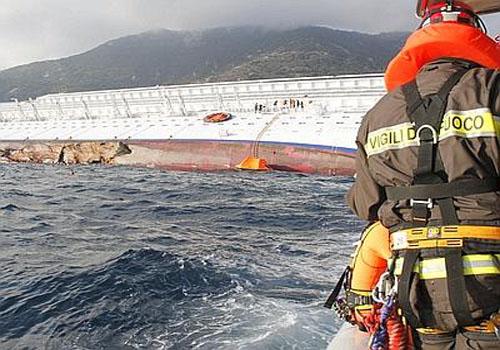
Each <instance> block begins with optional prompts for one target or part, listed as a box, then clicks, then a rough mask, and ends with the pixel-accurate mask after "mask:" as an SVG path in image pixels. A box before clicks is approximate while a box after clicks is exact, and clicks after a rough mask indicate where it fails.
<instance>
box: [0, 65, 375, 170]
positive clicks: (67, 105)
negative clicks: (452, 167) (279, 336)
mask: <svg viewBox="0 0 500 350" xmlns="http://www.w3.org/2000/svg"><path fill="white" fill-rule="evenodd" d="M384 93H385V88H384V82H383V77H382V75H380V74H367V75H350V76H337V77H315V78H297V79H271V80H258V81H239V82H224V83H214V84H190V85H176V86H155V87H146V88H134V89H119V90H105V91H91V92H80V93H59V94H50V95H46V96H42V97H38V98H36V99H30V100H28V101H17V100H15V99H13V101H11V102H8V103H1V104H0V147H1V148H3V149H5V148H8V147H22V146H24V145H33V144H37V143H44V144H47V143H57V144H71V143H87V142H105V141H113V142H122V143H123V144H125V145H126V146H127V147H128V148H129V149H130V151H131V153H130V154H128V155H124V156H121V157H117V158H116V159H114V161H113V163H115V164H127V165H138V166H150V167H160V168H165V169H181V170H222V169H233V168H234V166H235V165H236V164H238V163H239V162H240V161H241V160H242V159H243V158H244V157H245V156H248V155H252V154H253V155H258V156H259V157H263V158H265V159H266V160H267V162H268V164H269V165H270V166H271V167H272V168H275V169H280V170H291V171H301V172H310V173H324V174H352V173H353V154H354V152H355V148H356V147H355V142H354V141H355V136H356V132H357V129H358V127H359V124H360V122H361V118H362V116H363V115H364V114H365V113H366V111H367V110H368V109H369V108H370V107H371V106H373V105H374V104H375V103H376V102H377V101H378V99H380V98H381V96H383V95H384ZM214 112H226V113H230V115H231V118H230V119H228V120H226V121H223V122H219V123H209V122H207V121H206V120H204V118H205V117H206V116H207V115H209V114H211V113H214Z"/></svg>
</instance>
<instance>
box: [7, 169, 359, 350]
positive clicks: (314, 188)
mask: <svg viewBox="0 0 500 350" xmlns="http://www.w3.org/2000/svg"><path fill="white" fill-rule="evenodd" d="M351 183H352V179H350V178H342V177H319V176H303V175H298V174H291V173H276V172H275V173H246V172H227V173H209V174H207V173H187V172H161V171H158V170H151V169H133V168H124V167H103V166H88V167H74V168H68V167H61V166H49V165H43V166H42V165H0V184H1V189H0V191H1V192H0V193H1V194H0V349H106V350H109V349H322V348H325V347H326V346H327V343H328V342H329V340H330V339H331V337H332V336H333V335H334V333H335V331H336V329H338V327H339V325H340V322H339V321H338V320H336V319H335V317H334V314H333V312H332V311H331V310H327V309H325V308H324V307H323V306H322V304H323V302H324V301H325V299H326V297H327V295H328V293H329V292H330V290H331V289H332V287H333V286H334V284H335V282H336V280H337V278H338V276H339V275H340V273H341V271H342V269H343V268H344V266H345V264H346V263H347V262H348V260H349V255H350V254H351V253H352V251H353V247H352V244H353V243H354V242H355V241H356V240H357V239H358V237H359V232H360V230H361V228H362V226H363V223H362V222H360V221H359V220H357V219H356V218H355V217H354V216H353V215H352V214H351V212H350V211H349V209H348V208H347V207H346V205H345V201H344V196H345V193H346V191H347V189H348V188H349V186H350V185H351Z"/></svg>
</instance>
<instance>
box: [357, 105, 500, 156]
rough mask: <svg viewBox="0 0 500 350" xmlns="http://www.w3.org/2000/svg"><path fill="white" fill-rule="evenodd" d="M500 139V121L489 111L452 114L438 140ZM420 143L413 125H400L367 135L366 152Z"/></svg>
mask: <svg viewBox="0 0 500 350" xmlns="http://www.w3.org/2000/svg"><path fill="white" fill-rule="evenodd" d="M453 136H455V137H463V138H474V137H499V136H500V118H499V117H496V116H493V114H492V113H491V111H490V110H489V109H488V108H480V109H475V110H470V111H449V112H447V113H446V114H445V116H444V117H443V122H442V124H441V129H440V131H439V140H440V141H441V140H443V139H446V138H448V137H453ZM417 145H418V140H417V138H416V135H415V129H414V127H413V124H412V123H409V122H407V123H401V124H398V125H394V126H389V127H386V128H382V129H378V130H375V131H372V132H370V133H369V134H368V138H367V142H366V144H365V151H366V154H367V155H368V156H372V155H374V154H378V153H381V152H384V151H387V150H394V149H401V148H406V147H410V146H417Z"/></svg>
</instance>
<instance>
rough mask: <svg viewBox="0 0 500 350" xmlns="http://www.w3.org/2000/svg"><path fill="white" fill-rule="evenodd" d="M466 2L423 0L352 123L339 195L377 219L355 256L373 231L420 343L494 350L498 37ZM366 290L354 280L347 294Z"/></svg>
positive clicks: (499, 233) (498, 279)
mask: <svg viewBox="0 0 500 350" xmlns="http://www.w3.org/2000/svg"><path fill="white" fill-rule="evenodd" d="M466 2H467V1H466V0H464V1H453V0H448V1H426V2H425V3H426V5H425V6H424V8H423V12H422V13H423V15H424V18H423V24H422V28H420V29H419V30H417V31H416V32H415V33H413V34H412V35H411V36H410V38H409V39H408V41H407V42H406V44H405V47H404V48H403V49H402V51H401V52H400V53H399V54H398V55H397V56H396V57H395V58H394V59H393V61H392V62H391V63H390V65H389V67H388V69H387V71H386V77H385V79H386V85H387V88H388V90H389V93H388V94H387V95H386V96H384V97H383V98H382V99H381V100H380V101H379V102H378V103H377V105H376V106H375V107H374V108H373V109H372V110H370V111H369V112H368V113H367V115H366V116H365V117H364V119H363V122H362V124H361V126H360V129H359V132H358V136H357V139H356V143H357V146H358V154H357V164H356V181H355V183H354V185H353V187H352V188H351V189H350V191H349V192H348V195H347V201H348V204H349V206H350V207H351V208H352V210H353V211H354V212H355V213H356V215H357V216H359V217H360V218H361V219H364V220H367V221H369V222H378V221H379V222H380V223H381V224H382V225H383V226H381V225H380V224H379V229H371V230H368V231H366V232H365V235H364V237H363V242H362V243H361V244H362V246H361V247H359V248H358V253H357V255H359V254H360V253H359V251H361V254H362V252H363V249H365V248H366V247H363V243H364V242H367V241H371V242H372V243H371V244H372V247H371V248H368V249H371V250H370V253H373V254H380V256H379V257H377V258H378V260H374V261H375V262H378V261H379V260H380V258H382V259H383V261H384V263H383V264H382V265H381V264H377V265H376V266H375V267H373V268H372V270H374V271H375V269H376V273H377V274H378V275H380V274H381V272H382V271H384V270H385V266H387V268H388V274H384V276H385V277H387V276H389V277H390V278H388V279H387V281H382V280H381V281H380V282H384V283H385V282H387V283H391V281H392V283H393V285H392V287H393V289H392V290H394V291H395V298H396V300H397V303H398V304H399V308H400V309H401V312H402V314H403V315H404V318H405V319H406V322H407V323H408V324H409V325H410V326H411V328H412V331H413V343H414V347H415V348H421V349H500V341H499V339H498V338H497V336H496V335H495V327H494V325H495V323H494V322H491V321H492V318H494V317H495V316H497V317H498V311H499V308H500V264H499V261H500V187H499V176H500V142H499V140H500V119H499V117H498V116H500V94H499V92H500V71H499V68H500V47H499V46H498V45H497V44H496V43H495V42H494V41H493V40H492V39H490V38H489V37H488V36H487V35H485V33H483V25H482V22H481V21H480V19H479V18H478V16H477V15H476V14H475V13H474V12H473V9H472V8H471V7H469V6H468V5H467V3H466ZM498 7H499V9H498V10H500V6H498ZM372 227H373V226H372ZM367 235H375V237H371V239H366V238H367ZM377 242H379V243H377ZM377 245H379V246H380V247H382V248H381V249H379V250H381V251H382V252H380V253H377V252H376V249H373V247H374V246H375V247H376V246H377ZM380 247H379V248H380ZM388 257H390V259H389V261H388V263H385V261H386V260H385V259H387V258H388ZM361 260H363V259H361ZM365 265H366V264H365ZM369 265H370V264H368V267H369ZM381 267H382V268H381ZM355 270H356V267H354V271H351V272H352V274H355ZM385 277H384V278H385ZM354 279H358V280H359V278H354ZM368 280H370V281H372V280H375V279H374V278H373V276H371V277H370V278H369V279H368ZM370 283H371V282H370ZM372 284H373V283H372ZM371 287H373V285H372V286H370V288H371ZM389 287H391V286H389ZM348 288H350V287H349V286H348ZM336 289H338V288H336ZM389 289H390V288H389ZM334 294H338V290H336V291H334V293H332V295H334ZM369 295H370V294H369V293H368V294H367V293H366V290H365V291H361V292H358V293H357V291H356V290H352V289H351V290H350V300H351V304H352V302H354V303H355V302H356V300H358V301H359V304H362V303H368V300H369V299H371V298H370V297H369ZM348 299H349V298H348ZM332 300H333V299H332ZM332 300H329V302H327V304H330V305H331V304H332ZM351 304H349V305H350V306H352V305H351ZM361 328H363V327H361Z"/></svg>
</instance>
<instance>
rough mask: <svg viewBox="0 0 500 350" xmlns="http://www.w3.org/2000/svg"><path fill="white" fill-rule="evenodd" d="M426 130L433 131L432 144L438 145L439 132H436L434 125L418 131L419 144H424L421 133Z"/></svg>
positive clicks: (425, 126)
mask: <svg viewBox="0 0 500 350" xmlns="http://www.w3.org/2000/svg"><path fill="white" fill-rule="evenodd" d="M426 129H429V130H430V131H431V135H432V143H433V144H437V143H438V132H437V131H436V129H434V127H433V126H432V125H429V124H424V125H422V126H421V127H420V128H418V129H417V131H416V135H417V136H418V144H419V145H420V143H421V142H422V140H421V137H420V133H421V132H422V130H426Z"/></svg>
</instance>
